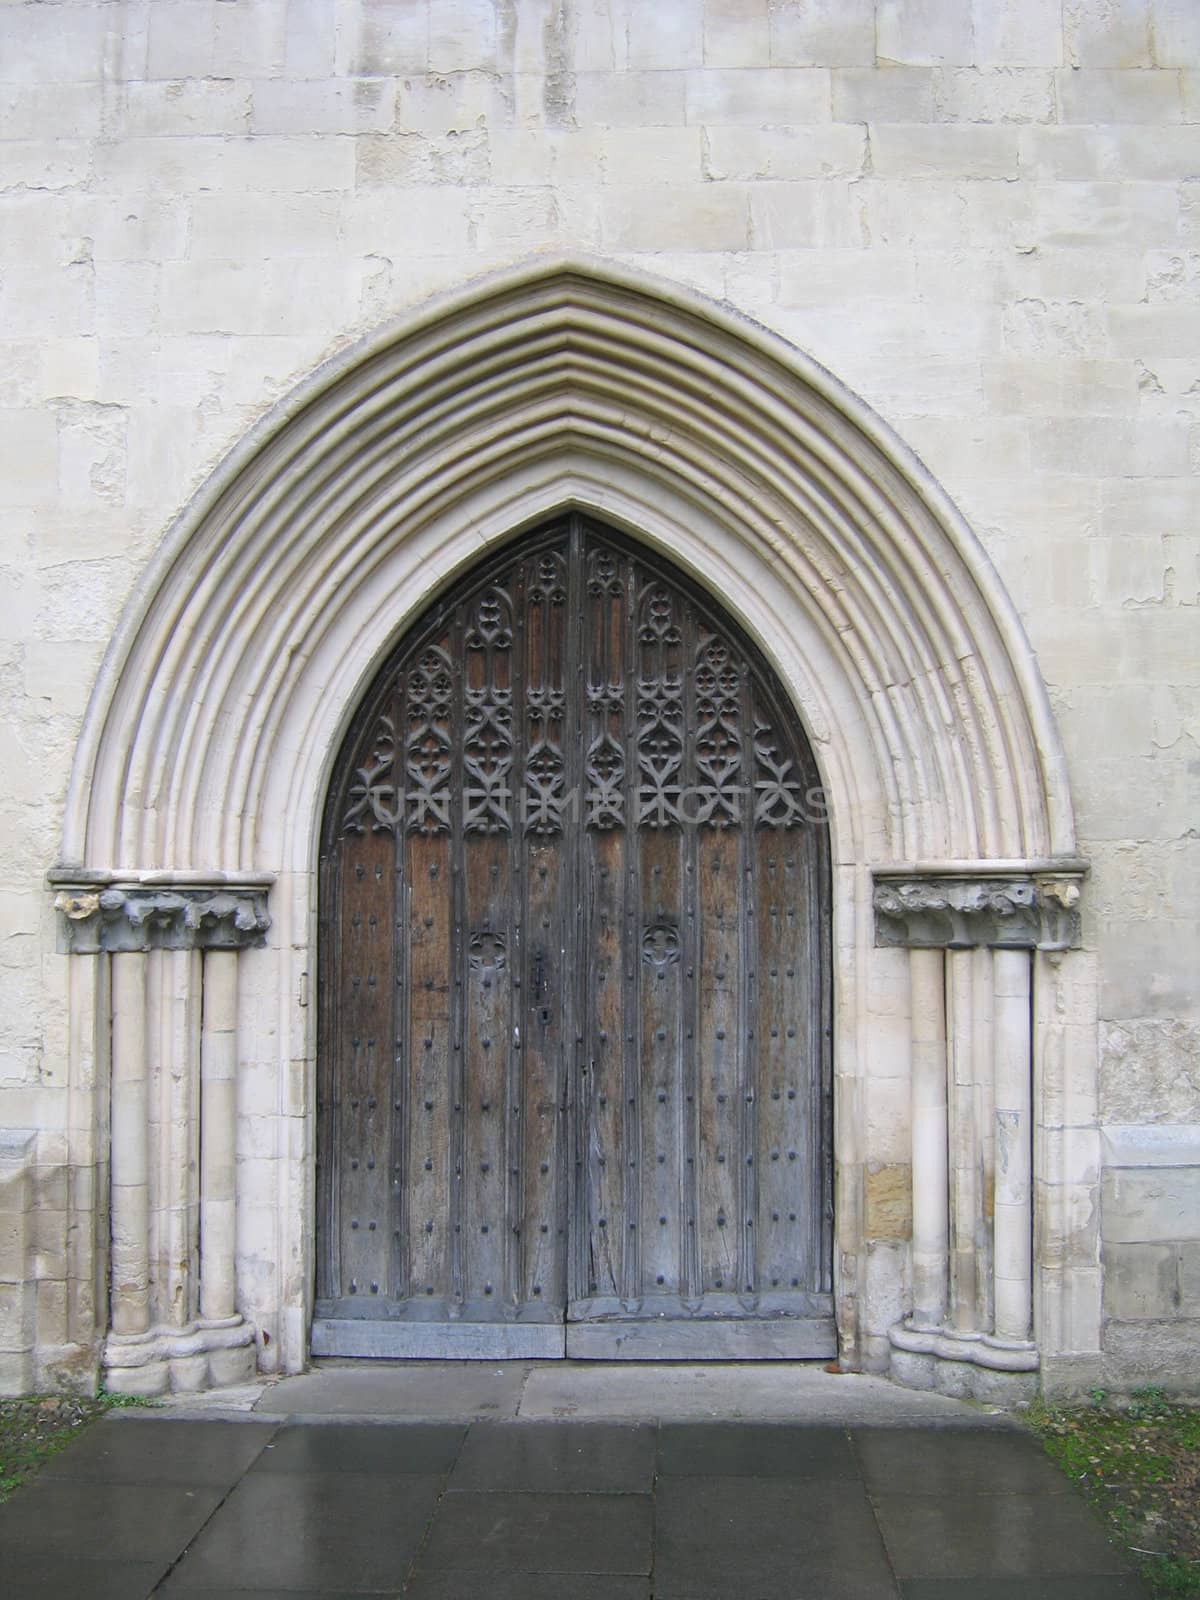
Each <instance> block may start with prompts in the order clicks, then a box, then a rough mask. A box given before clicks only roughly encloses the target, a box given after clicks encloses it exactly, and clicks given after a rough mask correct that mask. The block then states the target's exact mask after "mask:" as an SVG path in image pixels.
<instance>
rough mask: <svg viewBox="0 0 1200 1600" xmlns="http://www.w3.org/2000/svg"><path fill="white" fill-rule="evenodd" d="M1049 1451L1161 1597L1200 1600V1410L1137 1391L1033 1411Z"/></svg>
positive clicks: (1158, 1393)
mask: <svg viewBox="0 0 1200 1600" xmlns="http://www.w3.org/2000/svg"><path fill="white" fill-rule="evenodd" d="M1028 1420H1029V1423H1030V1425H1031V1427H1032V1428H1033V1430H1034V1432H1035V1433H1036V1434H1037V1435H1038V1437H1039V1438H1040V1439H1041V1441H1042V1444H1043V1445H1044V1446H1045V1448H1046V1451H1047V1454H1049V1455H1050V1456H1051V1457H1052V1458H1053V1460H1055V1461H1056V1462H1057V1463H1058V1465H1059V1466H1060V1467H1061V1468H1062V1469H1063V1471H1064V1472H1065V1473H1066V1474H1067V1475H1068V1476H1069V1477H1071V1478H1073V1479H1074V1480H1075V1482H1076V1483H1077V1484H1078V1485H1079V1486H1080V1488H1081V1489H1082V1490H1083V1492H1084V1494H1085V1495H1086V1496H1087V1498H1088V1500H1089V1501H1090V1502H1091V1504H1092V1505H1093V1506H1094V1507H1095V1508H1096V1509H1097V1510H1098V1511H1099V1512H1100V1514H1101V1516H1102V1517H1103V1518H1104V1520H1105V1521H1106V1522H1107V1524H1108V1526H1109V1529H1110V1531H1111V1533H1112V1535H1113V1537H1114V1538H1115V1539H1116V1540H1117V1541H1118V1542H1119V1543H1120V1544H1122V1545H1124V1546H1125V1548H1126V1549H1127V1550H1129V1551H1130V1552H1131V1553H1132V1554H1133V1556H1134V1559H1135V1560H1136V1561H1137V1563H1138V1566H1139V1568H1140V1571H1141V1577H1142V1581H1143V1582H1144V1583H1145V1584H1146V1587H1147V1588H1148V1589H1149V1591H1150V1594H1151V1595H1152V1596H1153V1597H1154V1600H1200V1410H1197V1409H1195V1408H1193V1407H1189V1406H1181V1405H1172V1403H1171V1402H1170V1401H1169V1400H1168V1399H1167V1397H1166V1396H1165V1395H1164V1393H1163V1392H1162V1390H1161V1389H1158V1388H1154V1387H1151V1388H1147V1389H1137V1390H1135V1391H1134V1393H1133V1395H1132V1396H1131V1398H1130V1399H1129V1401H1128V1402H1127V1403H1126V1404H1124V1405H1117V1404H1115V1403H1112V1404H1110V1403H1109V1401H1108V1397H1107V1396H1106V1395H1105V1393H1104V1391H1103V1390H1100V1389H1096V1390H1093V1391H1092V1404H1091V1405H1086V1406H1043V1405H1040V1404H1039V1405H1036V1406H1034V1407H1032V1408H1031V1410H1030V1412H1029V1414H1028Z"/></svg>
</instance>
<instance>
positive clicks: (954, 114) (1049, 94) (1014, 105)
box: [933, 67, 1057, 122]
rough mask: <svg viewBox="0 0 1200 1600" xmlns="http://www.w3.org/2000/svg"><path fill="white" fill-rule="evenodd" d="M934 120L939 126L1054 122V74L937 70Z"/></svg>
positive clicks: (970, 68)
mask: <svg viewBox="0 0 1200 1600" xmlns="http://www.w3.org/2000/svg"><path fill="white" fill-rule="evenodd" d="M933 98H934V108H935V109H934V116H935V118H936V119H937V121H939V122H1053V121H1054V120H1055V118H1056V116H1057V102H1056V100H1055V98H1054V74H1053V73H1052V72H1050V71H1049V70H1048V69H1046V70H1043V71H1031V70H1020V69H1013V68H1000V69H996V70H989V69H986V68H979V67H935V68H934V69H933Z"/></svg>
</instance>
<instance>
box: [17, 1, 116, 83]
mask: <svg viewBox="0 0 1200 1600" xmlns="http://www.w3.org/2000/svg"><path fill="white" fill-rule="evenodd" d="M4 9H5V16H4V46H5V48H4V52H3V59H2V60H0V82H3V83H6V84H9V83H15V84H46V83H94V82H97V81H98V80H99V79H100V78H101V77H102V76H103V73H104V44H105V35H106V33H107V31H108V26H109V21H110V18H109V15H108V13H107V12H106V11H105V10H104V8H103V7H99V6H94V5H86V4H83V5H72V4H68V5H61V6H54V7H48V6H36V5H35V6H6V7H5V8H4Z"/></svg>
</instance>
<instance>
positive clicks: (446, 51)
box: [389, 0, 501, 72]
mask: <svg viewBox="0 0 1200 1600" xmlns="http://www.w3.org/2000/svg"><path fill="white" fill-rule="evenodd" d="M390 9H391V8H390V7H389V10H390ZM413 9H417V10H424V7H423V6H417V7H413V6H411V5H410V6H409V10H410V11H411V10H413ZM500 16H501V12H500V8H499V7H498V6H497V5H495V4H494V0H445V3H442V0H439V3H435V4H431V5H430V6H429V67H430V70H431V71H432V72H471V71H484V72H494V71H496V70H497V68H498V67H499V66H500V54H499V51H500V37H499V34H500ZM408 26H409V27H411V26H412V24H411V22H410V23H409V24H408Z"/></svg>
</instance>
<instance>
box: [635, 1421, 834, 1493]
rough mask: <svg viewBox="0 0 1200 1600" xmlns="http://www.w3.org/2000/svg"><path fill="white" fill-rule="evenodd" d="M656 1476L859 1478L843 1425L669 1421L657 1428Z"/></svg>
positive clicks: (832, 1479)
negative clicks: (802, 1425) (836, 1426)
mask: <svg viewBox="0 0 1200 1600" xmlns="http://www.w3.org/2000/svg"><path fill="white" fill-rule="evenodd" d="M658 1470H659V1475H660V1476H661V1477H696V1476H702V1477H710V1478H711V1477H723V1478H820V1479H823V1480H824V1481H825V1482H830V1481H836V1480H839V1479H853V1478H857V1477H858V1476H859V1468H858V1463H857V1461H856V1460H855V1456H854V1451H853V1449H852V1448H851V1445H850V1438H849V1435H848V1434H847V1432H846V1430H845V1429H844V1428H833V1427H821V1426H814V1427H804V1428H797V1427H795V1426H794V1425H792V1426H789V1425H788V1424H787V1423H777V1422H674V1423H664V1424H663V1426H662V1428H661V1429H660V1430H659V1446H658Z"/></svg>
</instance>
